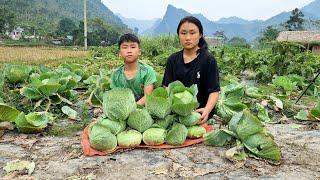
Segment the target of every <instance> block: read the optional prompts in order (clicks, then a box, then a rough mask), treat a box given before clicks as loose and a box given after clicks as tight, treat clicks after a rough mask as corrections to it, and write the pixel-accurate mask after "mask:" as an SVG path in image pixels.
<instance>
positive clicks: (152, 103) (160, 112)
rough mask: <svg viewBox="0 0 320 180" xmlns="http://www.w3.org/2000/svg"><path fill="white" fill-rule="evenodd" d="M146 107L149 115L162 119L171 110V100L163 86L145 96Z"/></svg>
mask: <svg viewBox="0 0 320 180" xmlns="http://www.w3.org/2000/svg"><path fill="white" fill-rule="evenodd" d="M146 108H147V110H148V112H149V113H150V115H151V116H155V117H157V118H160V119H163V118H165V117H166V116H167V115H169V114H170V112H171V100H170V99H169V98H168V92H167V91H166V90H165V89H164V88H163V87H158V88H157V89H155V90H154V91H153V92H152V93H151V94H150V95H147V98H146Z"/></svg>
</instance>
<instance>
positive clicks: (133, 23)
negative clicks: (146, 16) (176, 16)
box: [116, 13, 161, 34]
mask: <svg viewBox="0 0 320 180" xmlns="http://www.w3.org/2000/svg"><path fill="white" fill-rule="evenodd" d="M116 15H117V16H118V17H119V18H120V19H121V20H122V22H123V23H124V24H126V25H128V27H129V28H131V29H135V28H138V30H139V31H138V33H139V34H142V33H144V32H145V31H146V30H148V29H150V28H151V27H152V26H153V25H154V24H155V23H156V22H160V21H161V19H160V18H155V19H150V20H139V19H135V18H126V17H123V16H122V15H121V14H119V13H118V14H116Z"/></svg>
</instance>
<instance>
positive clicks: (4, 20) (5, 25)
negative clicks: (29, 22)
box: [0, 8, 16, 34]
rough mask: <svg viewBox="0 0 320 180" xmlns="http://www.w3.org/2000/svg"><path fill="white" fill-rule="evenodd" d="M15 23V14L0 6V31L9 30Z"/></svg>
mask: <svg viewBox="0 0 320 180" xmlns="http://www.w3.org/2000/svg"><path fill="white" fill-rule="evenodd" d="M15 23H16V16H15V14H14V13H13V12H11V11H9V10H8V9H5V8H0V33H2V34H3V33H6V32H11V31H12V30H13V29H14V26H15Z"/></svg>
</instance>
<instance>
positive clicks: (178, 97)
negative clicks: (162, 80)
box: [168, 81, 199, 116]
mask: <svg viewBox="0 0 320 180" xmlns="http://www.w3.org/2000/svg"><path fill="white" fill-rule="evenodd" d="M168 91H169V97H170V98H171V99H172V111H173V112H175V113H177V114H178V115H180V116H188V115H189V114H191V112H192V111H193V110H195V109H196V108H197V107H199V103H198V101H197V94H198V87H197V85H195V84H194V85H192V86H191V87H185V86H184V85H183V84H182V83H181V82H180V81H175V82H172V83H170V84H169V86H168Z"/></svg>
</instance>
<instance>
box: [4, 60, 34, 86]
mask: <svg viewBox="0 0 320 180" xmlns="http://www.w3.org/2000/svg"><path fill="white" fill-rule="evenodd" d="M31 71H32V68H31V67H30V66H26V65H22V64H6V65H5V67H4V72H5V77H6V79H7V80H8V82H9V83H21V82H24V81H27V79H28V77H29V74H30V72H31Z"/></svg>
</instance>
